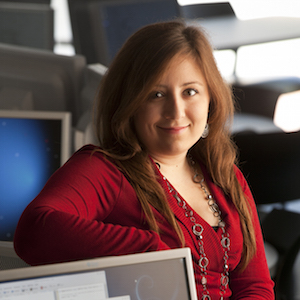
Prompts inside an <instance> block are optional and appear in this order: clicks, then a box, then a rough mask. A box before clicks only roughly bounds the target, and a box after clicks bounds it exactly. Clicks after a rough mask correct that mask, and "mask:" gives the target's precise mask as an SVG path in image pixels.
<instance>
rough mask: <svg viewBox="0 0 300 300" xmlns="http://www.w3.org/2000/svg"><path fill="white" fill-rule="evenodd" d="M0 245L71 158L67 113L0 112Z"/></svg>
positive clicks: (10, 235) (9, 237)
mask: <svg viewBox="0 0 300 300" xmlns="http://www.w3.org/2000/svg"><path fill="white" fill-rule="evenodd" d="M0 145H1V147H0V166H1V167H0V199H1V201H0V241H12V240H13V236H14V232H15V228H16V226H17V223H18V221H19V218H20V216H21V214H22V212H23V210H24V209H25V207H26V206H27V205H28V204H29V203H30V202H31V201H32V200H33V199H34V198H35V196H37V194H38V193H39V192H40V191H41V189H42V188H43V187H44V185H45V183H46V181H47V180H48V179H49V177H50V176H51V175H52V174H53V173H54V171H55V170H57V169H58V168H59V167H60V166H61V165H62V164H63V163H64V162H65V161H66V160H67V159H68V158H69V157H70V154H71V113H69V112H45V111H13V110H12V111H7V110H0Z"/></svg>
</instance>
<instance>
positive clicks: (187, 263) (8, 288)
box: [0, 248, 197, 300]
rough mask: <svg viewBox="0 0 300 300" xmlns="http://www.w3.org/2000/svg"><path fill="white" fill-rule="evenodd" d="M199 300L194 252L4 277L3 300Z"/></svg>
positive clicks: (4, 274) (1, 277)
mask: <svg viewBox="0 0 300 300" xmlns="http://www.w3.org/2000/svg"><path fill="white" fill-rule="evenodd" d="M1 297H4V298H5V299H7V300H16V299H18V300H23V299H24V300H25V299H46V300H54V299H77V300H81V299H82V300H85V299H89V300H94V299H97V300H101V299H103V300H104V299H105V300H108V299H110V300H140V299H164V300H167V299H168V300H197V295H196V288H195V279H194V273H193V265H192V259H191V252H190V249H189V248H182V249H173V250H164V251H154V252H148V253H141V254H131V255H122V256H114V257H106V258H98V259H93V260H86V261H77V262H69V263H60V264H54V265H47V266H38V267H29V268H22V269H14V270H7V271H2V272H0V298H1Z"/></svg>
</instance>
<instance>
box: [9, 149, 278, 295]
mask: <svg viewBox="0 0 300 300" xmlns="http://www.w3.org/2000/svg"><path fill="white" fill-rule="evenodd" d="M94 149H95V146H91V145H89V146H85V147H83V148H82V149H81V150H79V151H78V152H77V153H75V154H74V155H73V156H72V157H71V159H70V160H69V161H68V162H67V163H66V164H65V165H64V166H63V167H61V168H60V169H59V170H58V171H57V172H56V173H55V174H54V175H53V176H52V177H51V178H50V179H49V181H48V182H47V184H46V186H45V187H44V188H43V190H42V191H41V193H40V194H39V195H38V196H37V197H36V198H35V199H34V200H33V201H32V202H31V203H30V204H29V206H28V207H27V208H26V209H25V211H24V213H23V214H22V216H21V219H20V221H19V224H18V227H17V230H16V233H15V241H14V242H15V250H16V252H17V254H18V255H19V256H20V257H21V258H22V259H24V260H25V261H26V262H27V263H29V264H32V265H38V264H46V263H55V262H62V261H72V260H79V259H88V258H94V257H101V256H108V255H122V254H129V253H137V252H146V251H154V250H164V249H170V248H178V247H180V242H179V239H178V237H177V235H176V233H175V232H174V230H173V228H172V227H171V226H170V225H169V223H168V222H167V221H166V220H165V219H164V218H163V217H162V215H161V214H160V213H159V212H158V211H156V210H155V209H153V210H154V213H155V216H156V217H157V219H159V220H161V223H160V228H161V232H162V233H161V234H160V236H159V235H158V234H157V233H155V232H153V231H151V230H149V227H148V225H147V222H146V220H145V216H144V213H143V211H142V209H141V205H140V203H139V200H138V199H137V196H136V193H135V191H134V189H133V188H132V186H131V185H130V183H129V182H128V181H127V179H126V178H125V176H124V175H123V173H122V172H120V170H119V169H117V168H116V166H115V165H114V164H112V163H111V162H110V161H108V160H106V159H105V158H104V157H103V155H102V154H101V153H99V152H94V153H93V154H92V152H93V150H94ZM203 171H204V176H205V180H206V183H207V184H208V186H209V189H210V191H211V193H212V195H213V197H214V199H216V201H217V203H218V205H219V207H220V209H221V211H222V218H223V220H224V221H225V223H226V231H227V232H228V233H229V235H230V239H231V244H230V251H229V258H228V264H229V267H230V284H229V288H228V289H227V291H226V293H225V295H224V299H229V298H230V299H249V300H250V299H251V300H253V299H270V300H271V299H274V294H273V281H272V280H271V279H270V274H269V271H268V267H267V263H266V257H265V252H264V244H263V239H262V234H261V228H260V224H259V220H258V217H257V213H256V207H255V203H254V201H253V198H252V195H251V192H250V190H249V187H248V185H247V183H246V181H245V179H244V177H243V175H242V173H241V172H240V171H239V170H238V169H237V168H236V174H237V178H238V180H239V182H240V184H241V186H242V187H243V190H244V192H245V194H246V195H247V196H248V198H249V199H250V205H251V207H252V210H253V215H254V226H255V230H256V237H257V253H256V255H255V257H254V258H253V259H252V261H251V262H250V263H249V265H248V267H247V268H246V270H245V271H244V272H243V273H240V272H239V271H238V265H239V263H240V260H241V253H242V248H243V236H242V231H241V226H240V221H239V216H238V213H237V211H236V209H235V207H234V205H233V204H232V202H231V201H230V199H227V198H226V197H225V196H224V194H223V192H222V190H221V189H220V188H218V187H217V186H216V185H214V184H213V183H212V181H211V180H210V177H209V175H208V174H207V173H205V170H203ZM157 172H158V174H159V175H160V178H159V182H160V184H161V185H162V187H163V188H164V190H165V192H166V194H167V198H168V201H169V205H170V206H171V209H172V211H173V212H174V214H175V216H176V219H177V221H178V223H179V224H180V226H181V228H182V231H183V233H184V237H185V242H186V247H190V248H191V251H192V256H193V261H194V271H195V279H196V286H197V290H198V294H199V295H201V291H202V285H201V283H200V278H201V277H200V268H199V266H198V264H197V262H198V261H199V258H200V255H199V251H198V246H197V240H196V237H195V236H194V234H193V233H192V230H191V227H192V223H191V221H190V220H189V219H188V218H187V217H186V216H185V215H184V210H183V209H182V208H181V207H179V206H178V204H177V201H176V200H175V198H174V197H173V196H172V195H171V194H170V193H169V189H168V187H167V184H166V182H165V181H164V180H163V178H162V175H161V174H160V173H159V171H158V170H157ZM190 209H191V208H190ZM194 216H195V217H196V222H197V223H201V224H202V226H203V228H204V232H203V243H204V248H205V253H206V255H207V257H208V258H209V265H208V267H207V269H208V275H207V279H208V289H209V292H210V295H211V297H212V299H219V292H220V273H221V272H222V271H223V256H224V252H223V249H222V246H221V244H220V240H221V233H222V232H221V229H218V230H217V231H215V230H214V229H213V228H212V227H211V226H210V225H209V224H208V223H206V222H205V221H204V220H203V219H202V218H201V217H200V216H199V215H197V213H196V212H195V213H194ZM199 299H200V296H199Z"/></svg>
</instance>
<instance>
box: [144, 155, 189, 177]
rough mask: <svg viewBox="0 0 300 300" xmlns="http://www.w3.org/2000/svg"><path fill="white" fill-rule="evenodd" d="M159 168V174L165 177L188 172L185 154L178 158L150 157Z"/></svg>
mask: <svg viewBox="0 0 300 300" xmlns="http://www.w3.org/2000/svg"><path fill="white" fill-rule="evenodd" d="M150 156H151V157H152V159H153V161H154V162H155V163H156V164H157V165H158V166H159V169H160V172H161V173H162V174H164V175H165V176H170V175H171V176H172V174H178V173H182V172H190V166H189V162H188V159H187V156H186V154H184V155H178V156H159V155H150Z"/></svg>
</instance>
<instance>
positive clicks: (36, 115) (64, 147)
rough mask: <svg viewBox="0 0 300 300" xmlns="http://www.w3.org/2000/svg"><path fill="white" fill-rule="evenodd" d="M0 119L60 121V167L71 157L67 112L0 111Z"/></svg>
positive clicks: (69, 121) (69, 114) (70, 119)
mask: <svg viewBox="0 0 300 300" xmlns="http://www.w3.org/2000/svg"><path fill="white" fill-rule="evenodd" d="M0 118H11V119H41V120H61V124H62V127H61V141H60V142H61V144H60V153H61V157H60V166H62V165H63V164H64V163H65V162H66V161H67V160H68V159H69V158H70V155H71V149H72V114H71V112H67V111H38V110H33V111H27V110H5V109H0Z"/></svg>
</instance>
